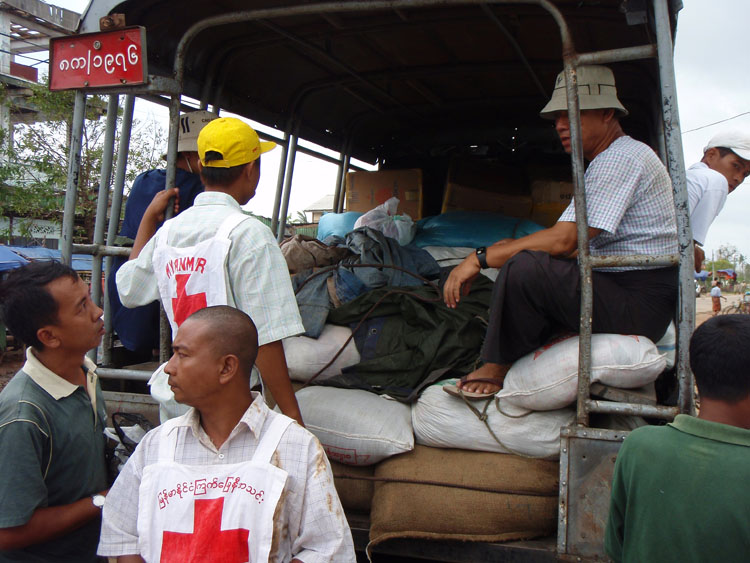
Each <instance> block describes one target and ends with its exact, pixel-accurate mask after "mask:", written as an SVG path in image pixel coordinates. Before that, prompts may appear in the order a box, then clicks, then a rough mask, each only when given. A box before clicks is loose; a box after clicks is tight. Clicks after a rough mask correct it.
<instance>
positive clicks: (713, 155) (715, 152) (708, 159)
mask: <svg viewBox="0 0 750 563" xmlns="http://www.w3.org/2000/svg"><path fill="white" fill-rule="evenodd" d="M720 157H721V155H720V154H719V149H717V148H716V147H711V148H710V149H708V150H707V151H706V152H704V153H703V158H702V159H701V162H703V163H704V164H713V163H714V162H716V159H717V158H720Z"/></svg>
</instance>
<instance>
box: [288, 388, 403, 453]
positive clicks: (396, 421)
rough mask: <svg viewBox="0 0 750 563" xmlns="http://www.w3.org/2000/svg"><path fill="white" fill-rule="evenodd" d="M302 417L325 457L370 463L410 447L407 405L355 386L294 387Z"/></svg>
mask: <svg viewBox="0 0 750 563" xmlns="http://www.w3.org/2000/svg"><path fill="white" fill-rule="evenodd" d="M297 402H298V403H299V408H300V411H301V412H302V419H303V420H304V421H305V426H306V427H307V429H308V430H309V431H310V432H312V433H313V434H315V436H317V437H318V440H320V443H321V444H323V449H325V451H326V454H328V459H330V460H331V461H338V462H339V463H346V464H348V465H372V464H374V463H377V462H379V461H380V460H382V459H385V458H387V457H390V456H392V455H396V454H401V453H404V452H409V451H411V450H413V449H414V431H413V430H412V427H411V407H410V406H409V405H407V404H404V403H399V402H398V401H394V400H392V399H387V398H385V397H381V396H380V395H376V394H375V393H370V392H369V391H361V390H359V389H337V388H336V387H306V388H305V389H300V390H299V391H297Z"/></svg>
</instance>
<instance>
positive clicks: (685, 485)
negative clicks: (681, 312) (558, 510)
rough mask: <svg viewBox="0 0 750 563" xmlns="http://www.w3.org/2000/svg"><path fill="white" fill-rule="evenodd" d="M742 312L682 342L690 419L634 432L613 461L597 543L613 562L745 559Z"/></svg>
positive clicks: (746, 352) (746, 396)
mask: <svg viewBox="0 0 750 563" xmlns="http://www.w3.org/2000/svg"><path fill="white" fill-rule="evenodd" d="M748 366H750V316H748V315H723V316H719V317H714V318H712V319H709V320H708V321H706V322H705V323H703V324H702V325H701V326H700V327H698V329H697V330H696V331H695V333H694V334H693V338H692V339H691V341H690V367H691V368H692V370H693V373H694V374H695V381H696V383H697V385H698V393H699V394H700V398H701V402H700V414H699V415H698V417H697V418H696V417H692V416H687V415H683V414H680V415H677V417H676V418H675V420H674V422H673V423H671V424H668V425H667V426H647V427H644V428H639V429H638V430H635V431H634V432H632V433H631V434H630V435H629V436H628V437H627V439H626V440H625V442H624V443H623V445H622V449H621V450H620V453H619V455H618V456H617V462H616V464H615V476H614V481H613V483H612V501H611V504H610V509H609V522H608V524H607V532H606V537H605V546H606V549H607V554H608V555H609V556H610V557H611V558H612V559H614V560H615V561H618V562H619V561H633V562H636V561H638V562H642V561H658V562H659V563H664V562H672V561H673V562H675V563H677V562H680V563H682V562H684V561H721V562H722V563H730V562H735V561H736V562H740V561H747V560H748V557H750V525H748V514H750V494H749V493H748V486H747V485H748V483H749V482H750V374H748Z"/></svg>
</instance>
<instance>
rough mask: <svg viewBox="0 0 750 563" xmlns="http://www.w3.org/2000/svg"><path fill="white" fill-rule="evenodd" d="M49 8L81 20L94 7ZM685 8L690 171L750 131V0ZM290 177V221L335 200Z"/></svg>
mask: <svg viewBox="0 0 750 563" xmlns="http://www.w3.org/2000/svg"><path fill="white" fill-rule="evenodd" d="M49 3H51V4H55V5H58V6H62V7H64V8H68V9H71V10H74V11H76V12H79V13H82V12H83V11H84V10H85V8H86V6H87V5H88V3H89V2H88V0H53V1H51V2H49ZM683 4H684V8H683V9H682V11H681V12H680V14H679V16H678V26H677V40H676V42H675V75H676V80H677V98H678V105H679V110H680V123H681V127H682V131H683V133H682V142H683V150H684V154H685V165H686V166H690V165H691V164H693V163H695V162H698V161H699V160H700V159H701V157H702V155H703V147H704V146H705V145H706V143H707V141H708V140H709V139H710V138H711V137H712V136H713V135H715V134H716V133H718V132H720V131H722V130H724V129H728V128H733V129H744V130H746V131H748V132H750V65H748V64H747V61H746V58H747V57H746V55H745V53H746V51H747V47H746V44H745V43H744V41H743V40H742V37H743V36H744V34H746V33H748V31H747V27H748V22H750V1H748V0H683ZM743 55H745V56H743ZM20 62H23V61H22V60H21V61H20ZM745 112H748V113H747V114H746V115H741V116H740V117H737V118H736V119H731V120H730V121H726V122H723V123H719V124H716V125H710V124H713V123H716V122H718V121H722V120H726V119H729V118H732V117H734V116H737V115H740V114H743V113H745ZM167 116H168V112H167V111H166V108H162V107H159V106H155V105H154V104H149V103H146V102H139V103H138V104H137V106H136V118H139V119H157V120H158V121H160V122H162V123H166V121H167ZM165 128H166V126H165ZM258 130H259V131H262V130H263V127H258ZM275 134H276V135H278V132H275ZM280 152H281V151H280V150H278V149H277V150H274V151H271V152H270V153H267V154H266V155H264V157H263V159H264V160H263V171H262V174H261V183H260V185H259V186H258V191H257V194H256V196H255V198H253V199H252V200H251V201H250V203H249V204H248V205H247V206H246V207H247V208H248V209H249V210H251V211H253V212H254V213H257V214H260V215H265V216H267V217H268V216H270V215H271V211H272V209H273V202H274V195H275V191H276V174H277V171H278V166H279V154H280ZM328 154H330V155H332V156H337V155H336V154H334V153H331V152H328ZM293 178H294V182H293V184H292V196H291V201H290V206H289V209H290V213H289V214H290V215H292V216H293V217H296V214H297V211H299V210H302V209H304V208H305V207H307V206H308V205H309V204H311V203H313V202H314V201H316V200H318V199H320V198H321V197H323V196H325V195H326V194H330V193H333V185H334V183H335V180H336V166H334V165H332V164H327V163H321V162H319V161H316V160H315V159H314V158H312V157H308V156H306V155H302V154H298V156H297V160H296V164H295V170H294V176H293ZM722 245H734V246H736V247H737V248H738V250H739V251H740V252H741V253H742V254H744V255H745V256H746V257H748V259H749V261H750V180H747V181H746V182H745V183H744V184H742V185H740V186H739V187H738V188H737V189H736V190H735V191H734V192H733V193H732V194H730V195H729V197H728V199H727V203H726V205H725V206H724V209H723V210H722V212H721V213H720V214H719V216H718V217H717V218H716V220H715V221H714V223H713V225H712V226H711V229H710V230H709V233H708V237H707V240H706V244H705V250H706V257H707V258H710V257H711V253H712V251H717V250H718V249H719V247H720V246H722Z"/></svg>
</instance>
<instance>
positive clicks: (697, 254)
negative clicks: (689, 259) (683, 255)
mask: <svg viewBox="0 0 750 563" xmlns="http://www.w3.org/2000/svg"><path fill="white" fill-rule="evenodd" d="M693 257H694V259H695V271H696V272H697V273H699V274H700V273H701V270H702V269H703V261H704V260H705V259H706V253H705V252H703V249H702V248H701V247H700V246H698V245H697V244H696V242H695V241H693Z"/></svg>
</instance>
